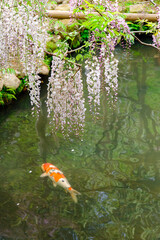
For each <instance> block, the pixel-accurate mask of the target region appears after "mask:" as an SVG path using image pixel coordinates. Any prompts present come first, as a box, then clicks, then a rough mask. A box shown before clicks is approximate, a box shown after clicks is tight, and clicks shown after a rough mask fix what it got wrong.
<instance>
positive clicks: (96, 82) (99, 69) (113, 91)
mask: <svg viewBox="0 0 160 240" xmlns="http://www.w3.org/2000/svg"><path fill="white" fill-rule="evenodd" d="M85 68H86V81H87V88H88V98H89V103H90V106H91V108H90V110H91V111H92V112H93V109H94V112H95V113H96V114H98V110H99V106H100V91H101V87H102V85H103V88H105V91H106V96H107V98H108V102H109V103H112V104H113V103H114V102H115V101H116V100H117V94H118V60H117V59H116V58H115V57H114V55H113V54H111V56H110V58H108V57H106V58H105V59H104V61H103V64H102V63H101V62H99V59H98V57H97V56H94V57H93V58H92V59H88V60H86V62H85Z"/></svg>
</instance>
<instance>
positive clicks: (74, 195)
mask: <svg viewBox="0 0 160 240" xmlns="http://www.w3.org/2000/svg"><path fill="white" fill-rule="evenodd" d="M69 193H70V194H71V197H72V199H73V201H74V202H75V203H77V202H78V200H77V196H76V195H81V194H80V193H79V192H78V191H76V190H75V189H73V188H72V189H71V190H70V191H69Z"/></svg>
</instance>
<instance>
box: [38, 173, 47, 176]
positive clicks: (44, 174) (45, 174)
mask: <svg viewBox="0 0 160 240" xmlns="http://www.w3.org/2000/svg"><path fill="white" fill-rule="evenodd" d="M47 176H48V174H47V173H42V174H41V175H40V177H47Z"/></svg>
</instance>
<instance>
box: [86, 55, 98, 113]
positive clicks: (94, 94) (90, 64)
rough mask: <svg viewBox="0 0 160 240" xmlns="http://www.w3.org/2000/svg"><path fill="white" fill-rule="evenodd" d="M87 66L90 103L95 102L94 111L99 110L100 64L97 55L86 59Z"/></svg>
mask: <svg viewBox="0 0 160 240" xmlns="http://www.w3.org/2000/svg"><path fill="white" fill-rule="evenodd" d="M85 67H86V70H87V78H86V81H87V88H88V99H89V103H90V104H91V103H92V104H93V107H94V111H95V112H98V111H97V110H98V108H99V107H98V106H99V105H100V64H99V60H98V58H97V57H96V56H94V57H93V58H92V60H91V59H88V60H86V62H85Z"/></svg>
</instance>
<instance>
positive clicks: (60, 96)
mask: <svg viewBox="0 0 160 240" xmlns="http://www.w3.org/2000/svg"><path fill="white" fill-rule="evenodd" d="M66 64H67V63H66V62H65V61H64V60H61V59H60V58H59V57H53V60H52V71H51V76H50V77H49V83H48V94H47V109H48V115H49V117H50V116H52V121H51V124H52V125H53V124H54V126H55V129H56V130H58V129H59V128H60V129H61V131H62V132H63V133H65V135H68V134H70V132H71V131H74V133H75V134H78V133H79V132H80V131H83V127H84V120H85V106H84V97H83V83H82V78H81V70H80V68H79V67H77V68H74V69H73V68H71V67H70V65H68V66H66Z"/></svg>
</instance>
